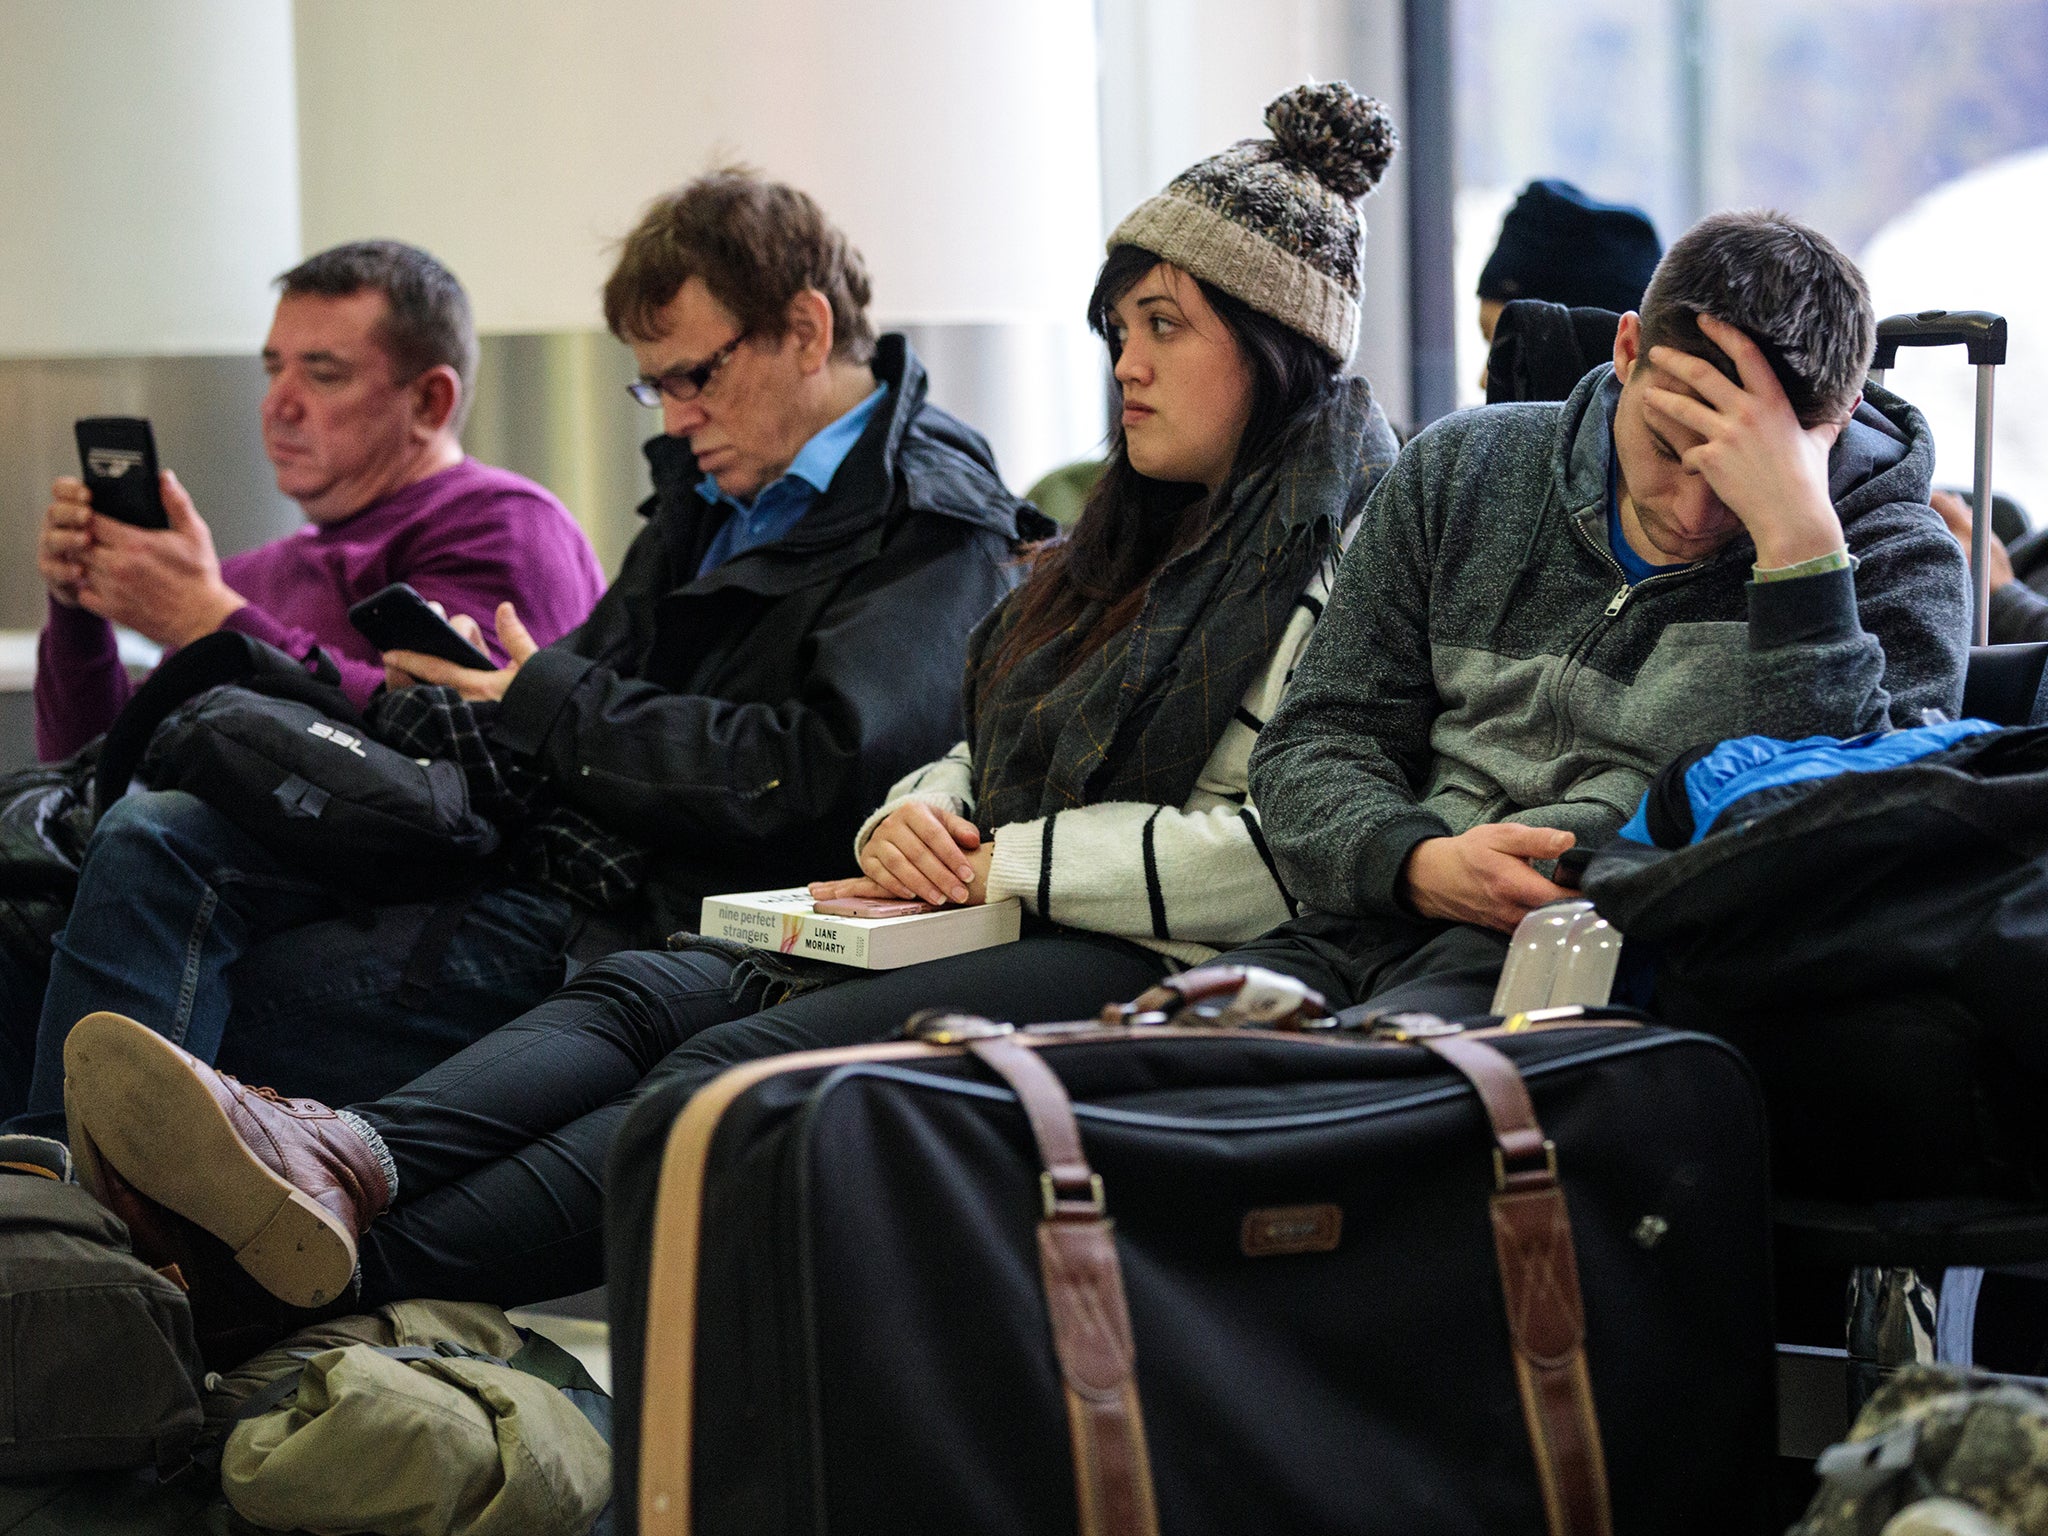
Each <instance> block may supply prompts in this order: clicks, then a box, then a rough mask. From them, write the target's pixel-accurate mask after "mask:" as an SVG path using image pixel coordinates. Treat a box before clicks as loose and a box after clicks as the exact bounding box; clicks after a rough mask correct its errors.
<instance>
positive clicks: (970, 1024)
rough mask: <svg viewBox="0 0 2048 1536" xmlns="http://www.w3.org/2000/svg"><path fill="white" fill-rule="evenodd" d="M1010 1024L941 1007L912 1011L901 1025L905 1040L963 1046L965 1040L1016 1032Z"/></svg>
mask: <svg viewBox="0 0 2048 1536" xmlns="http://www.w3.org/2000/svg"><path fill="white" fill-rule="evenodd" d="M1016 1030H1017V1026H1016V1025H1014V1024H998V1023H997V1022H996V1021H995V1020H994V1019H984V1018H981V1017H979V1016H978V1015H976V1014H972V1013H948V1012H946V1011H945V1010H944V1009H943V1008H926V1009H924V1010H923V1011H922V1012H919V1013H913V1014H912V1015H911V1016H910V1021H909V1022H908V1023H906V1024H905V1025H904V1026H903V1034H904V1037H905V1038H906V1039H910V1040H922V1041H923V1042H924V1043H925V1044H926V1045H965V1044H966V1043H967V1042H968V1041H969V1040H988V1039H992V1038H994V1037H995V1036H997V1035H1009V1034H1014V1033H1016Z"/></svg>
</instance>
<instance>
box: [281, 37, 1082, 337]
mask: <svg viewBox="0 0 2048 1536" xmlns="http://www.w3.org/2000/svg"><path fill="white" fill-rule="evenodd" d="M296 12H297V17H298V60H299V87H300V110H301V134H302V146H303V148H302V168H303V176H304V185H305V239H306V243H307V246H308V248H309V249H311V248H318V247H320V246H323V245H327V244H331V243H333V242H335V241H338V240H345V239H352V238H359V237H363V236H369V235H392V236H396V237H399V238H402V239H407V240H413V241H416V242H418V243H419V244H422V245H424V246H426V247H428V248H429V249H431V250H433V251H434V252H435V253H436V254H438V255H440V256H441V257H442V258H443V259H445V260H446V261H447V262H448V263H449V264H450V265H451V266H452V267H454V269H455V270H456V271H458V272H459V273H461V274H462V277H463V281H464V282H465V283H466V284H467V285H468V286H469V288H470V291H471V293H472V295H473V296H474V298H475V302H476V306H477V315H478V320H479V323H480V324H481V326H482V327H483V328H484V329H486V330H496V331H528V330H558V329H563V328H567V327H580V326H588V325H592V324H594V323H596V317H597V299H596V295H597V289H598V286H599V284H600V283H601V282H602V280H603V278H604V275H605V273H606V271H607V270H608V269H609V264H610V261H609V252H608V246H609V244H610V242H612V241H614V240H616V239H617V238H618V237H619V236H620V235H622V234H624V233H625V231H626V230H627V229H628V228H630V227H631V225H632V224H633V222H634V220H635V218H636V217H637V215H638V213H639V210H640V208H641V206H642V205H643V204H644V203H645V202H646V201H647V199H648V198H649V197H650V196H652V195H653V194H654V193H656V192H658V191H661V190H663V189H665V188H668V187H671V186H674V185H676V184H678V183H680V182H682V181H685V180H687V179H689V178H690V177H691V176H693V175H695V174H697V173H698V172H700V171H701V170H703V169H705V168H706V167H707V166H708V165H709V164H710V163H711V161H712V160H713V159H714V158H715V157H717V156H719V155H720V154H725V155H736V156H738V157H740V158H743V159H744V160H746V161H747V162H749V163H751V164H753V165H756V166H758V167H760V168H761V169H762V170H764V171H766V172H767V173H768V174H770V175H772V176H775V177H777V178H778V179H782V180H786V181H790V182H793V183H795V184H797V185H799V186H801V187H804V188H805V189H806V190H808V191H810V192H811V193H812V194H813V195H814V196H816V197H817V198H818V199H819V200H820V201H821V202H822V203H824V205H825V206H826V208H827V210H828V212H830V213H831V214H832V216H833V217H834V218H835V219H836V220H838V221H839V222H840V223H841V224H842V226H843V227H844V228H845V229H846V231H847V233H848V234H849V235H850V236H852V238H853V240H854V242H855V243H856V244H857V245H858V246H859V247H860V248H861V250H862V252H863V254H865V256H866V257H867V259H868V264H869V267H870V269H871V271H872V273H873V275H874V278H875V288H876V294H875V304H876V311H877V313H878V315H879V316H880V317H881V318H882V319H884V320H886V321H895V322H901V321H920V322H927V323H932V322H937V323H959V322H975V323H991V322H994V323H1012V322H1037V321H1046V320H1061V321H1063V320H1069V319H1071V318H1072V317H1073V316H1075V315H1078V314H1079V312H1080V310H1081V307H1082V304H1083V302H1084V301H1085V299H1086V297H1087V292H1088V284H1089V281H1090V278H1091V276H1092V274H1093V270H1094V260H1095V257H1094V251H1095V249H1096V244H1097V242H1096V234H1095V231H1096V222H1097V209H1098V207H1099V203H1100V196H1099V191H1098V179H1097V162H1096V122H1095V89H1094V87H1095V42H1094V16H1093V12H1092V9H1091V6H1090V4H1089V3H1088V0H1030V3H1015V0H862V3H860V4H857V5H855V4H843V3H835V0H751V3H748V4H744V5H741V4H731V3H719V0H606V3H604V4H602V5H588V4H576V5H565V4H561V3H559V0H437V3H435V4H432V5H422V4H419V3H418V0H297V5H296Z"/></svg>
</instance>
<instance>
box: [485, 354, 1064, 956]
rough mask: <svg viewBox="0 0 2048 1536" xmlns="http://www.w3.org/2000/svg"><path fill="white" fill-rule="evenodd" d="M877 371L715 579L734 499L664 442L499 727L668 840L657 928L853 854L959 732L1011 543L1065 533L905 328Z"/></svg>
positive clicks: (630, 820)
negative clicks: (959, 409) (933, 392)
mask: <svg viewBox="0 0 2048 1536" xmlns="http://www.w3.org/2000/svg"><path fill="white" fill-rule="evenodd" d="M874 370H875V377H876V378H877V379H878V380H879V381H881V382H883V383H886V384H888V385H889V386H890V390H889V394H888V396H887V398H886V400H885V401H884V404H883V408H882V409H881V410H878V411H877V412H876V413H875V415H874V417H873V419H872V420H870V421H869V423H868V426H867V430H866V431H865V432H863V433H862V435H861V437H860V439H859V441H858V442H856V443H855V444H854V447H853V450H852V452H851V453H849V454H848V455H847V457H846V460H845V462H844V463H842V464H841V465H840V468H839V471H838V473H837V474H836V475H834V476H833V479H832V483H831V485H830V486H829V487H828V488H827V489H826V490H825V491H824V492H823V493H822V494H821V495H820V496H819V497H818V499H817V501H816V502H815V503H813V504H812V506H811V508H810V510H809V511H808V512H806V513H805V514H804V516H803V518H802V520H801V521H799V522H798V523H797V525H796V527H795V528H793V529H792V530H791V531H790V532H789V533H788V534H787V535H785V536H784V537H782V538H780V539H777V540H774V541H773V542H771V543H768V544H765V545H761V546H759V547H757V548H754V549H750V550H747V551H746V552H744V553H743V554H740V555H737V556H735V557H734V558H733V559H732V560H730V561H728V562H726V563H725V564H723V565H721V566H718V567H717V568H716V569H714V570H712V571H711V572H709V573H708V574H706V575H704V576H702V577H699V576H698V575H697V574H696V572H697V567H698V565H699V564H700V563H701V562H702V560H703V558H704V552H705V550H706V548H708V547H709V545H710V542H711V539H712V536H713V535H714V534H715V533H716V532H717V531H718V527H719V525H720V523H721V522H722V521H723V520H724V517H725V509H724V508H722V507H714V506H712V505H711V504H710V503H709V502H707V501H705V500H704V498H703V497H701V496H699V495H698V494H697V492H696V485H697V482H698V481H699V479H701V478H702V476H701V474H700V472H699V471H698V469H697V463H696V458H695V455H693V454H692V453H691V452H690V449H689V445H688V444H687V443H686V442H684V441H683V440H682V439H680V438H671V437H658V438H655V439H654V440H653V441H652V442H650V443H649V444H648V445H647V449H646V452H647V457H648V462H649V463H650V464H651V465H652V466H653V471H654V485H655V492H654V495H652V496H651V497H649V498H648V499H647V501H646V502H645V503H644V504H643V505H642V506H641V508H640V512H641V515H642V516H643V517H645V518H646V519H647V526H646V527H645V528H644V529H642V530H641V532H640V535H639V536H638V537H637V538H636V539H634V541H633V544H632V547H631V548H630V549H628V550H627V552H626V558H625V562H624V564H623V566H622V567H621V569H620V572H619V577H618V580H617V581H615V582H614V583H613V584H612V587H611V590H610V591H609V592H607V593H606V594H605V596H604V598H603V599H602V600H601V601H600V602H599V603H598V605H597V607H596V609H595V610H594V611H593V612H592V613H591V615H590V617H589V619H588V620H587V621H585V623H584V624H583V626H582V627H581V628H580V629H577V630H575V631H573V632H571V633H570V634H568V635H565V636H564V637H563V638H562V639H560V640H558V641H557V642H556V643H555V644H553V645H551V646H549V647H547V648H546V649H545V650H543V651H541V652H540V653H539V654H538V655H536V656H534V657H533V658H532V659H531V660H529V661H528V662H527V663H526V664H525V665H524V666H523V667H521V668H520V671H519V675H518V677H517V678H516V679H515V680H514V681H513V685H512V687H511V689H510V690H509V691H508V692H507V693H506V695H505V702H504V710H503V713H502V715H501V716H500V718H499V721H498V724H497V726H496V728H495V731H494V736H495V738H496V740H497V741H498V743H499V744H500V745H503V746H505V747H509V748H511V749H512V750H514V751H517V752H520V753H524V754H525V755H527V756H529V757H531V758H534V759H536V760H538V761H539V762H540V763H541V764H542V766H543V767H544V768H545V769H546V770H547V771H548V773H549V776H550V777H551V778H552V779H553V781H554V782H555V784H556V785H557V787H558V788H559V789H560V790H561V792H562V793H563V795H564V796H565V797H566V798H567V799H568V800H569V802H570V803H571V804H572V805H574V806H576V807H577V808H578V809H580V810H582V811H584V812H586V813H587V814H589V815H590V816H591V817H593V818H594V819H596V820H597V821H599V822H600V823H602V824H603V825H605V826H606V827H608V828H610V829H611V830H613V831H615V832H618V833H620V834H622V835H623V836H626V837H628V838H631V839H633V840H634V841H635V842H638V843H641V844H644V845H646V846H647V847H649V848H651V849H653V850H654V855H655V861H654V865H653V871H652V873H651V875H650V877H649V882H648V887H649V889H648V894H649V897H650V901H651V904H652V908H653V910H652V912H651V914H650V915H651V917H652V919H653V920H654V921H655V922H656V923H658V924H660V925H661V926H663V927H669V928H672V927H691V928H694V927H695V926H696V924H697V916H698V904H699V903H700V902H701V901H702V899H703V898H704V897H705V896H707V895H713V894H718V893H721V892H728V891H744V890H764V889H768V888H772V887H775V886H786V885H797V884H801V883H803V882H805V881H808V880H815V879H821V878H825V877H828V876H832V875H839V874H851V873H857V871H856V870H855V869H854V868H853V867H852V863H851V855H850V854H849V853H848V849H849V848H851V847H852V844H853V835H854V832H855V830H856V829H857V828H858V827H859V825H860V821H861V818H862V817H863V816H865V815H866V814H867V812H868V811H870V810H872V809H873V808H874V807H875V806H877V805H879V804H881V802H882V799H883V796H884V794H885V793H886V791H887V790H888V788H889V786H890V785H891V784H892V783H894V782H895V781H896V779H897V778H899V777H900V776H901V775H903V774H904V773H906V772H908V771H909V770H910V769H912V768H914V767H916V766H917V765H918V764H919V763H923V762H929V761H930V760H931V759H932V758H935V757H938V756H939V755H941V754H942V753H943V752H945V750H946V749H947V748H948V747H950V746H951V745H952V744H953V743H954V742H955V741H958V740H959V739H960V735H961V730H962V723H961V713H960V677H961V674H962V672H963V670H964V668H965V662H966V647H967V635H968V632H969V631H970V630H971V629H973V627H974V625H975V623H976V621H977V620H979V619H980V618H981V616H982V615H983V614H984V613H986V612H987V611H988V610H989V609H990V608H991V607H992V606H993V605H994V604H995V603H996V602H997V601H998V600H999V599H1000V598H1002V597H1003V595H1004V594H1005V593H1007V592H1008V591H1009V590H1010V589H1011V587H1012V586H1014V585H1015V584H1016V581H1017V579H1018V577H1019V575H1020V574H1021V572H1020V569H1019V567H1018V565H1017V563H1016V561H1015V559H1014V556H1015V554H1016V550H1017V545H1018V542H1019V540H1020V539H1024V538H1043V537H1046V536H1048V535H1049V534H1050V533H1051V532H1052V525H1051V524H1050V523H1049V522H1048V521H1046V520H1045V519H1043V518H1041V517H1040V516H1039V514H1038V513H1037V512H1036V511H1035V510H1034V509H1033V508H1031V506H1030V505H1029V504H1028V503H1025V502H1021V501H1019V500H1018V499H1017V498H1016V497H1014V496H1012V495H1011V494H1010V493H1009V492H1008V491H1007V490H1005V489H1004V487H1003V483H1002V481H1001V479H1000V478H999V477H998V476H997V473H996V468H995V460H994V457H993V456H992V455H991V453H990V452H989V448H988V444H987V443H986V442H985V441H984V440H983V439H982V437H981V435H980V434H979V433H977V432H975V431H974V430H973V429H972V428H971V427H968V426H966V425H964V424H962V423H961V422H959V421H957V420H955V419H954V418H953V417H952V416H949V415H948V414H946V412H944V411H942V410H940V409H938V408H937V407H936V406H933V405H930V404H927V403H926V401H925V373H924V369H923V367H922V366H921V365H920V364H919V362H918V360H917V357H916V355H915V354H914V353H913V352H912V351H911V349H910V347H909V344H908V343H907V342H906V341H905V340H904V339H903V338H902V337H901V336H896V335H887V336H884V337H882V338H881V341H880V343H879V345H878V347H877V350H876V354H875V358H874Z"/></svg>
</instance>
